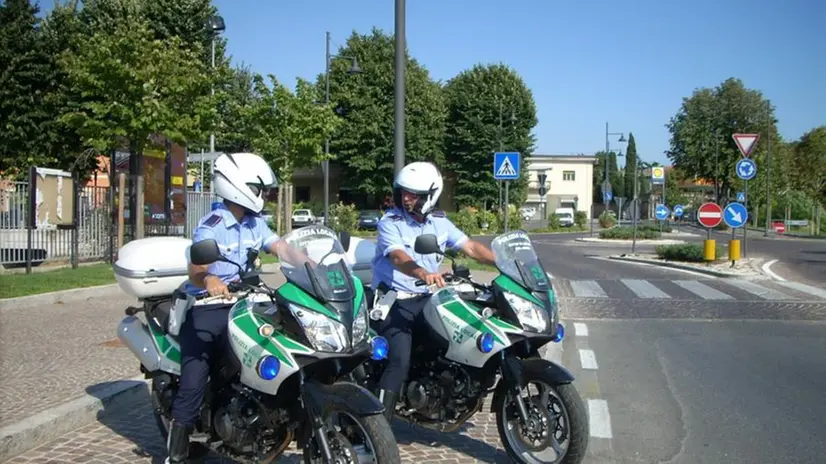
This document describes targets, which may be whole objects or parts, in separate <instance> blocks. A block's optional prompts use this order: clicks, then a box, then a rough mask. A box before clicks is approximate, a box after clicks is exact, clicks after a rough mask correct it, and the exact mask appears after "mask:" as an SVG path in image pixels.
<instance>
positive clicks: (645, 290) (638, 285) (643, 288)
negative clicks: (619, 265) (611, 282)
mask: <svg viewBox="0 0 826 464" xmlns="http://www.w3.org/2000/svg"><path fill="white" fill-rule="evenodd" d="M620 282H622V283H623V284H625V286H626V287H628V288H630V289H631V291H632V292H634V293H635V294H636V295H637V296H638V297H640V298H671V297H670V296H668V294H667V293H665V292H664V291H662V290H660V289H659V288H657V287H655V286H654V285H653V284H652V283H651V282H649V281H647V280H636V279H620Z"/></svg>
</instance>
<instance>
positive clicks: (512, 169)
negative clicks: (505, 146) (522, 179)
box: [493, 152, 520, 180]
mask: <svg viewBox="0 0 826 464" xmlns="http://www.w3.org/2000/svg"><path fill="white" fill-rule="evenodd" d="M519 158H520V157H519V152H499V153H494V154H493V178H494V179H496V180H516V179H519Z"/></svg>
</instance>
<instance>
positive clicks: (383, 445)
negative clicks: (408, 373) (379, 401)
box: [304, 405, 402, 464]
mask: <svg viewBox="0 0 826 464" xmlns="http://www.w3.org/2000/svg"><path fill="white" fill-rule="evenodd" d="M324 416H325V417H324V418H323V421H324V422H325V424H326V425H327V426H326V437H327V444H328V445H329V447H330V454H331V455H332V457H333V460H332V462H329V463H328V462H326V460H325V459H324V454H323V453H322V452H321V449H320V447H319V444H318V438H317V437H316V436H315V435H316V434H315V433H313V437H312V438H311V440H310V443H309V446H306V447H305V448H304V462H305V463H308V464H364V463H377V464H397V463H401V462H402V461H401V457H399V446H398V444H397V443H396V436H395V435H393V429H391V428H390V424H388V423H387V419H385V418H384V415H383V414H371V415H359V414H357V413H356V412H355V411H353V410H352V409H350V408H348V407H347V406H346V405H345V406H332V407H330V408H328V409H327V411H325V415H324Z"/></svg>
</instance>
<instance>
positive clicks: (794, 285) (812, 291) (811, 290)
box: [777, 280, 826, 299]
mask: <svg viewBox="0 0 826 464" xmlns="http://www.w3.org/2000/svg"><path fill="white" fill-rule="evenodd" d="M777 284H778V285H782V286H784V287H788V288H791V289H794V290H797V291H798V292H803V293H808V294H809V295H814V296H816V297H818V298H823V299H826V290H824V289H822V288H817V287H812V286H811V285H806V284H801V283H800V282H789V281H787V280H783V281H780V282H777Z"/></svg>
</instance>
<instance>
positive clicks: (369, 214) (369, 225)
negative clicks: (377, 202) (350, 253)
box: [358, 209, 381, 230]
mask: <svg viewBox="0 0 826 464" xmlns="http://www.w3.org/2000/svg"><path fill="white" fill-rule="evenodd" d="M379 219H381V211H379V210H375V209H369V210H364V211H359V222H358V228H359V229H365V230H376V228H377V227H378V226H379Z"/></svg>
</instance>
